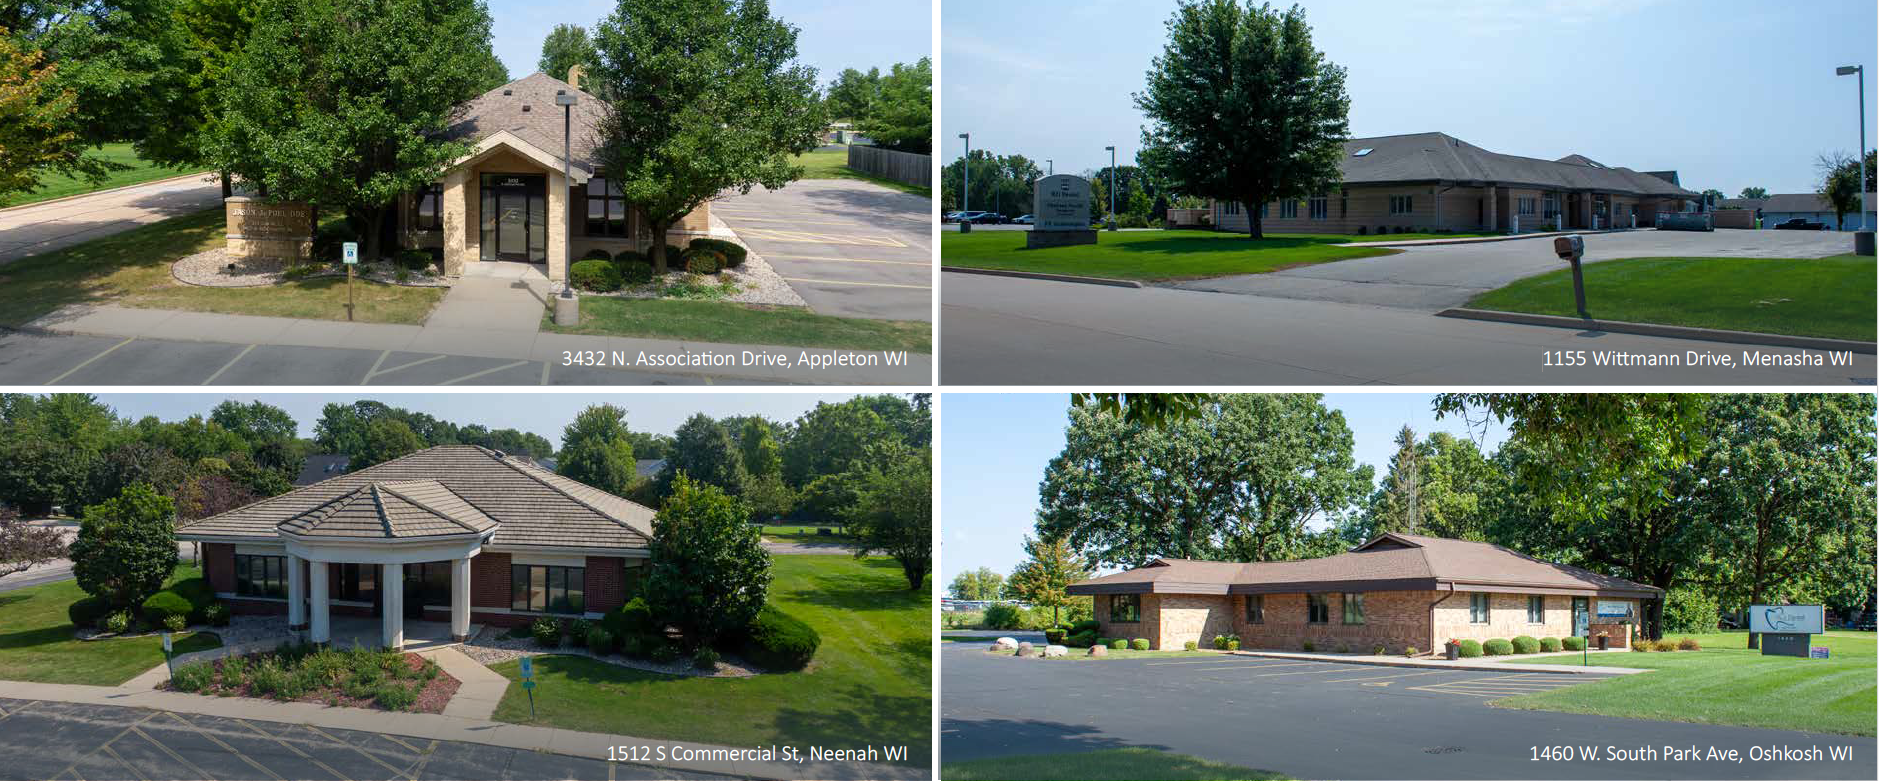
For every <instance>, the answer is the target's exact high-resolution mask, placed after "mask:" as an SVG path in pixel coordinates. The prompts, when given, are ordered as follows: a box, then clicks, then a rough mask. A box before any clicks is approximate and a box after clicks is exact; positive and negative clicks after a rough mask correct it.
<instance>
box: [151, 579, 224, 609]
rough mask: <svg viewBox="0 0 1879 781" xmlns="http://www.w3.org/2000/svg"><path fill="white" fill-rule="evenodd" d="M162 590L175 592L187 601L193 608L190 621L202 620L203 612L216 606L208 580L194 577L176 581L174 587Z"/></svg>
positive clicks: (213, 588)
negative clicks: (211, 606)
mask: <svg viewBox="0 0 1879 781" xmlns="http://www.w3.org/2000/svg"><path fill="white" fill-rule="evenodd" d="M164 590H165V591H173V592H176V594H177V595H179V596H181V597H182V598H183V599H186V600H189V606H190V607H191V608H193V610H191V611H190V614H189V617H190V618H191V619H197V618H202V617H203V611H204V610H208V609H209V606H210V605H214V604H218V600H216V598H215V587H214V586H210V585H209V579H208V578H204V577H194V578H190V579H188V580H182V581H177V583H176V585H173V586H170V587H169V588H167V589H164Z"/></svg>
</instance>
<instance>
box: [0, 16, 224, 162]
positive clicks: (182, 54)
mask: <svg viewBox="0 0 1879 781" xmlns="http://www.w3.org/2000/svg"><path fill="white" fill-rule="evenodd" d="M185 2H186V0H35V1H34V2H6V3H0V28H4V30H5V32H3V33H0V37H11V38H12V39H13V42H14V46H15V47H17V48H19V49H20V50H23V51H38V52H43V54H44V57H45V61H46V62H48V63H52V64H54V65H57V66H58V69H57V71H56V72H55V74H54V75H53V79H52V80H53V87H54V90H55V93H65V92H69V93H72V94H73V95H74V96H75V97H76V101H75V103H74V106H73V113H72V114H71V115H70V117H69V121H68V124H66V126H65V127H66V129H68V130H70V131H72V132H75V133H77V134H78V136H79V137H80V138H82V139H83V141H84V142H85V143H86V144H87V145H91V146H95V145H100V144H105V143H110V142H121V141H128V142H131V143H132V144H133V145H134V146H136V147H137V149H138V151H139V152H140V153H142V152H145V151H146V150H152V149H153V148H155V147H160V146H161V144H156V145H154V146H153V144H152V143H151V139H152V137H153V135H162V134H165V133H168V132H170V131H171V129H172V128H174V127H175V126H176V124H177V123H178V122H179V121H184V117H182V116H180V114H182V113H187V112H188V111H189V110H190V109H189V108H187V106H188V104H190V102H191V100H192V95H193V93H192V90H191V86H190V83H189V82H190V72H191V67H190V60H191V58H190V56H189V55H188V52H187V51H186V48H187V47H186V43H185V37H186V36H185V31H184V28H183V25H182V24H180V23H179V22H178V14H179V11H180V9H181V7H182V6H183V5H184V4H185ZM179 106H182V107H184V108H182V109H181V110H180V111H179ZM0 126H3V125H0ZM122 167H124V166H123V165H122V164H117V163H106V162H104V161H103V160H102V159H99V158H91V159H90V161H89V163H88V165H87V167H85V168H83V169H80V170H81V171H82V172H85V173H94V174H98V175H102V173H103V172H104V171H105V170H108V169H111V168H122Z"/></svg>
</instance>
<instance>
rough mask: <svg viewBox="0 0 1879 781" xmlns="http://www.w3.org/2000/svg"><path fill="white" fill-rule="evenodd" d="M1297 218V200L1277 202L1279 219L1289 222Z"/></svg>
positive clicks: (1290, 199) (1289, 199)
mask: <svg viewBox="0 0 1879 781" xmlns="http://www.w3.org/2000/svg"><path fill="white" fill-rule="evenodd" d="M1297 218H1298V199H1296V198H1287V199H1285V200H1283V201H1280V202H1279V219H1281V220H1291V219H1297Z"/></svg>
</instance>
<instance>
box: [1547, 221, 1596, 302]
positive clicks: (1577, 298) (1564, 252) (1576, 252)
mask: <svg viewBox="0 0 1879 781" xmlns="http://www.w3.org/2000/svg"><path fill="white" fill-rule="evenodd" d="M1553 254H1555V255H1558V256H1559V259H1560V260H1563V261H1566V262H1567V263H1571V264H1572V297H1573V300H1574V302H1575V303H1577V304H1578V305H1579V316H1580V317H1583V318H1585V319H1587V320H1590V319H1592V316H1591V315H1589V314H1586V311H1585V275H1584V273H1583V272H1581V271H1580V268H1579V259H1580V258H1583V257H1585V239H1582V238H1580V237H1579V236H1578V235H1577V234H1574V235H1571V236H1561V237H1559V238H1556V239H1553Z"/></svg>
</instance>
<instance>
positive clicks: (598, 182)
mask: <svg viewBox="0 0 1879 781" xmlns="http://www.w3.org/2000/svg"><path fill="white" fill-rule="evenodd" d="M587 235H589V236H625V235H626V198H625V197H624V196H622V195H621V194H620V185H618V184H615V183H614V181H613V180H612V179H608V178H606V177H601V176H596V177H594V178H592V179H589V180H587Z"/></svg>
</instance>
